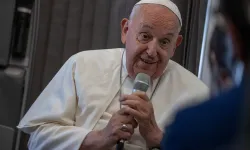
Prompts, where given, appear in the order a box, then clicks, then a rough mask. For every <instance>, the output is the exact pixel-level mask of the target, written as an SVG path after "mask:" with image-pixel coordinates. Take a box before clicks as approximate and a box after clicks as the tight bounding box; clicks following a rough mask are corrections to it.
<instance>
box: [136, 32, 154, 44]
mask: <svg viewBox="0 0 250 150" xmlns="http://www.w3.org/2000/svg"><path fill="white" fill-rule="evenodd" d="M150 39H151V36H150V35H149V34H148V33H145V32H143V33H140V34H139V36H138V40H139V41H141V42H147V41H149V40H150Z"/></svg>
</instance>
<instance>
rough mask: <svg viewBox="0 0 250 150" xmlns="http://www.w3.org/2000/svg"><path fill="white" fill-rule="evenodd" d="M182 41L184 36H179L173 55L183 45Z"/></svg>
mask: <svg viewBox="0 0 250 150" xmlns="http://www.w3.org/2000/svg"><path fill="white" fill-rule="evenodd" d="M182 40H183V37H182V35H178V37H177V40H176V43H175V47H174V49H173V55H174V53H175V50H176V48H177V47H178V46H180V45H181V42H182Z"/></svg>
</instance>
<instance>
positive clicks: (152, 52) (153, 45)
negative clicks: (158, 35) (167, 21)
mask: <svg viewBox="0 0 250 150" xmlns="http://www.w3.org/2000/svg"><path fill="white" fill-rule="evenodd" d="M146 52H147V54H148V56H149V57H152V58H153V57H156V56H157V40H155V39H154V40H152V41H150V42H149V43H148V49H147V51H146Z"/></svg>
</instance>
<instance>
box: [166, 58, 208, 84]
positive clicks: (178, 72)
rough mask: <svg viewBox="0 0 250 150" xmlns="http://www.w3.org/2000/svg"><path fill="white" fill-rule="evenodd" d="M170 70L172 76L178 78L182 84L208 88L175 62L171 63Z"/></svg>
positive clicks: (171, 61)
mask: <svg viewBox="0 0 250 150" xmlns="http://www.w3.org/2000/svg"><path fill="white" fill-rule="evenodd" d="M168 70H169V71H170V73H171V74H174V75H175V76H176V77H178V78H179V79H180V81H181V82H184V83H186V84H189V83H190V84H192V85H196V84H197V85H199V86H202V87H207V86H206V85H205V84H204V83H203V82H202V81H201V80H200V79H199V78H198V77H197V76H196V75H194V74H193V73H192V72H190V71H189V70H187V69H185V68H184V67H183V66H181V65H180V64H178V63H176V62H175V61H173V60H170V61H169V64H168Z"/></svg>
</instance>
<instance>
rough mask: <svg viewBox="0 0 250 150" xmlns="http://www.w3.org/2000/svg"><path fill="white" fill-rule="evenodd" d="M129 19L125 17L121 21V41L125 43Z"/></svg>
mask: <svg viewBox="0 0 250 150" xmlns="http://www.w3.org/2000/svg"><path fill="white" fill-rule="evenodd" d="M128 21H129V20H128V19H127V18H124V19H122V21H121V41H122V43H123V44H125V43H126V35H127V32H128Z"/></svg>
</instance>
